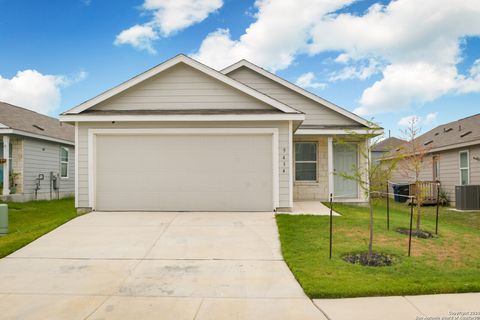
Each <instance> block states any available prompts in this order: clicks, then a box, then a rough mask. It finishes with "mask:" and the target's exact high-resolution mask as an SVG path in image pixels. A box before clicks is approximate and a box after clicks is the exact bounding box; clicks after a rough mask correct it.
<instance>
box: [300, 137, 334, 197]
mask: <svg viewBox="0 0 480 320" xmlns="http://www.w3.org/2000/svg"><path fill="white" fill-rule="evenodd" d="M293 141H294V144H295V142H302V141H309V142H317V181H312V182H305V181H302V182H297V181H295V180H294V183H293V200H294V201H301V200H327V199H328V145H327V144H328V138H327V137H308V136H303V137H294V138H293ZM292 152H294V157H295V149H294V150H292ZM294 165H295V164H294ZM294 170H295V168H294ZM293 178H294V179H295V171H294V172H293Z"/></svg>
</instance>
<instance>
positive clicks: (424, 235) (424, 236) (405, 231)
mask: <svg viewBox="0 0 480 320" xmlns="http://www.w3.org/2000/svg"><path fill="white" fill-rule="evenodd" d="M397 232H398V233H401V234H405V235H407V236H408V235H409V234H410V229H407V228H398V229H397ZM412 237H417V238H421V239H430V238H433V234H432V233H431V232H428V231H425V230H419V231H417V230H412Z"/></svg>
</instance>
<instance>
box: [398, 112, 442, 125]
mask: <svg viewBox="0 0 480 320" xmlns="http://www.w3.org/2000/svg"><path fill="white" fill-rule="evenodd" d="M437 117H438V112H432V113H429V114H427V115H426V116H425V118H423V117H421V116H417V115H410V116H406V117H403V118H401V119H400V120H399V121H398V125H399V126H402V127H408V126H410V125H411V124H412V121H415V123H416V125H418V126H421V125H427V126H429V125H431V124H434V123H435V122H436V121H437Z"/></svg>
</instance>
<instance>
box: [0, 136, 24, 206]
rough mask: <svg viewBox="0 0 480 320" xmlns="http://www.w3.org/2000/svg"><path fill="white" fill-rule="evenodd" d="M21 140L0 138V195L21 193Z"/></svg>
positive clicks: (7, 137) (17, 138)
mask: <svg viewBox="0 0 480 320" xmlns="http://www.w3.org/2000/svg"><path fill="white" fill-rule="evenodd" d="M22 174H23V140H22V139H21V138H19V137H16V136H11V135H2V136H0V190H1V192H0V195H2V196H9V195H12V194H19V193H22V192H23V179H22Z"/></svg>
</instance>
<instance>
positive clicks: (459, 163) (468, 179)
mask: <svg viewBox="0 0 480 320" xmlns="http://www.w3.org/2000/svg"><path fill="white" fill-rule="evenodd" d="M462 154H466V155H467V166H466V167H462ZM462 170H467V183H465V184H463V183H462ZM458 175H459V181H460V185H461V186H464V185H468V184H470V151H469V150H468V149H466V150H461V151H459V152H458Z"/></svg>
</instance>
